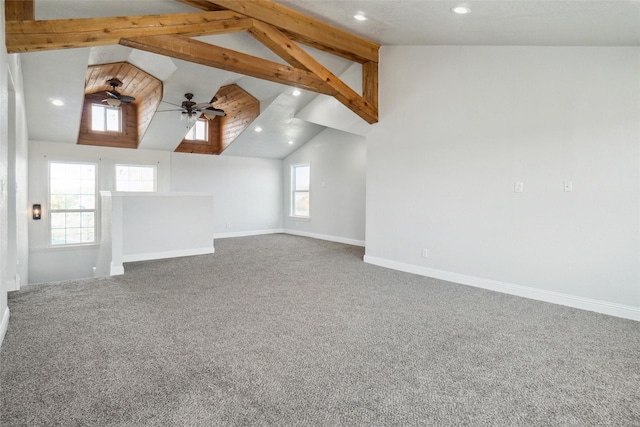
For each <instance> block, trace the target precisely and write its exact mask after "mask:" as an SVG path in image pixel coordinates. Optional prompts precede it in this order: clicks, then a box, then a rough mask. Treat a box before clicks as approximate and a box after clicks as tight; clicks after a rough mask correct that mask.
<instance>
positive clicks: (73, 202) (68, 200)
mask: <svg viewBox="0 0 640 427" xmlns="http://www.w3.org/2000/svg"><path fill="white" fill-rule="evenodd" d="M63 209H80V195H78V194H69V195H67V196H65V203H64V208H63Z"/></svg>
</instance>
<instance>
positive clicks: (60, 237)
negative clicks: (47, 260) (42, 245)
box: [51, 228, 67, 245]
mask: <svg viewBox="0 0 640 427" xmlns="http://www.w3.org/2000/svg"><path fill="white" fill-rule="evenodd" d="M65 243H67V241H66V239H65V230H64V228H58V229H55V230H51V244H52V245H64V244H65Z"/></svg>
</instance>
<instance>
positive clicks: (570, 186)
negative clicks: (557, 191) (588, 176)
mask: <svg viewBox="0 0 640 427" xmlns="http://www.w3.org/2000/svg"><path fill="white" fill-rule="evenodd" d="M572 191H573V182H572V181H565V182H564V192H565V193H571V192H572Z"/></svg>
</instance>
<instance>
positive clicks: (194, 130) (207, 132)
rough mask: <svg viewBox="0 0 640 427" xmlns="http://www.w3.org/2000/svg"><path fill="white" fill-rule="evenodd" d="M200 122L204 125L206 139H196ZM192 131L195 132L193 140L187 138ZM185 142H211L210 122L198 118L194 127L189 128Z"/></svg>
mask: <svg viewBox="0 0 640 427" xmlns="http://www.w3.org/2000/svg"><path fill="white" fill-rule="evenodd" d="M198 122H202V123H204V139H198V138H197V137H196V125H197V124H198ZM191 131H193V139H189V138H187V136H188V135H189V133H191ZM184 140H185V141H190V142H208V141H209V120H207V119H202V118H198V119H197V120H196V121H195V123H194V124H193V126H191V128H189V131H188V132H187V135H185V137H184Z"/></svg>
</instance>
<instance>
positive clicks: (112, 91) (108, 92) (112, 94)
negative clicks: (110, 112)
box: [105, 90, 120, 99]
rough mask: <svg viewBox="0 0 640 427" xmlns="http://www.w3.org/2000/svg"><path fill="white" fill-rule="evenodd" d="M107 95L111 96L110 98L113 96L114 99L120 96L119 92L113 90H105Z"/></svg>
mask: <svg viewBox="0 0 640 427" xmlns="http://www.w3.org/2000/svg"><path fill="white" fill-rule="evenodd" d="M105 92H106V94H107V96H109V97H111V98H115V99H119V98H120V94H119V93H118V92H117V91H115V90H105Z"/></svg>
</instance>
